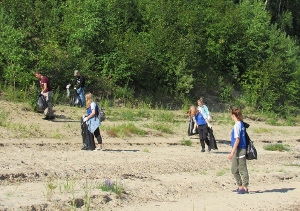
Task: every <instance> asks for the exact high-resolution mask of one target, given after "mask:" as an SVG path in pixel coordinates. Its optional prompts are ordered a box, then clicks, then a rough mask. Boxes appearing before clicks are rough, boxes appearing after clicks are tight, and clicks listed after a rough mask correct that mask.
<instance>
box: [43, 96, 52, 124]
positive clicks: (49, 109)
mask: <svg viewBox="0 0 300 211" xmlns="http://www.w3.org/2000/svg"><path fill="white" fill-rule="evenodd" d="M43 95H44V97H45V99H46V101H47V104H48V107H47V108H46V109H45V110H44V114H45V116H46V117H49V118H50V117H53V116H54V114H53V110H52V105H51V102H52V98H53V91H50V92H47V93H44V94H43Z"/></svg>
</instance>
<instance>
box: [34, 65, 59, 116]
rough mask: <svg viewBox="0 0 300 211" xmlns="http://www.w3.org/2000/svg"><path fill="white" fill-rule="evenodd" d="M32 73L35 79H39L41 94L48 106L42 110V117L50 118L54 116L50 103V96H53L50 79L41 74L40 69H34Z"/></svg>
mask: <svg viewBox="0 0 300 211" xmlns="http://www.w3.org/2000/svg"><path fill="white" fill-rule="evenodd" d="M34 75H35V77H36V78H37V79H39V82H40V85H41V87H42V92H41V94H42V95H44V97H45V99H46V101H47V104H48V107H47V108H46V109H45V110H44V114H45V117H44V118H43V119H45V120H52V119H54V118H55V117H54V112H53V109H52V105H51V102H52V98H53V91H52V87H51V83H50V80H49V78H47V77H46V76H42V74H41V72H40V71H36V72H35V73H34Z"/></svg>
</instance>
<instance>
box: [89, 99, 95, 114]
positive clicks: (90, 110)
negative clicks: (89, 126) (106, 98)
mask: <svg viewBox="0 0 300 211" xmlns="http://www.w3.org/2000/svg"><path fill="white" fill-rule="evenodd" d="M92 110H95V111H96V103H95V102H92V103H91V107H89V108H88V110H87V115H88V116H89V115H90V114H91V113H92Z"/></svg>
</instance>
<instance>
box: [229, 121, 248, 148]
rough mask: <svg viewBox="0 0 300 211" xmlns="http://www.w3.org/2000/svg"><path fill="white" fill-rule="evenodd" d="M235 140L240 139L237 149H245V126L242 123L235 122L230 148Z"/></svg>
mask: <svg viewBox="0 0 300 211" xmlns="http://www.w3.org/2000/svg"><path fill="white" fill-rule="evenodd" d="M236 138H239V139H240V142H239V145H238V148H242V149H246V137H245V126H244V123H243V122H242V121H237V122H236V123H235V125H234V127H233V129H232V132H231V147H233V146H234V143H235V140H236Z"/></svg>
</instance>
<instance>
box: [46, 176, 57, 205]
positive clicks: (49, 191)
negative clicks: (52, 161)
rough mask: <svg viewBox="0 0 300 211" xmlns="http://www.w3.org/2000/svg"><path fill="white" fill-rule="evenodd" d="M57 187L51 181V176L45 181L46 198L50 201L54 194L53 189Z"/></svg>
mask: <svg viewBox="0 0 300 211" xmlns="http://www.w3.org/2000/svg"><path fill="white" fill-rule="evenodd" d="M56 188H57V185H55V184H54V183H53V181H52V178H50V179H48V180H47V183H46V192H47V200H48V201H51V198H52V196H53V194H54V191H55V189H56Z"/></svg>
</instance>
